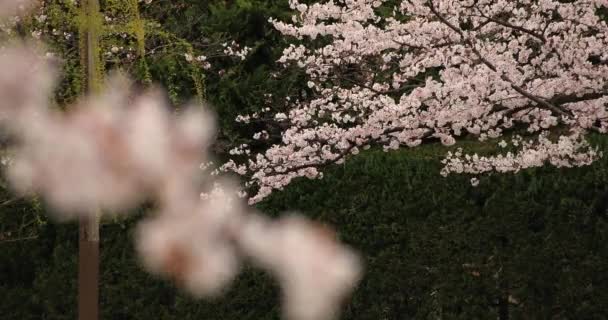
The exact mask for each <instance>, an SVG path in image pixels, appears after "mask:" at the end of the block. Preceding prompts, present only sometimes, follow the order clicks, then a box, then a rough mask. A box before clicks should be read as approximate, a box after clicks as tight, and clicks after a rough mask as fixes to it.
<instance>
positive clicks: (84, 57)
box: [78, 0, 102, 320]
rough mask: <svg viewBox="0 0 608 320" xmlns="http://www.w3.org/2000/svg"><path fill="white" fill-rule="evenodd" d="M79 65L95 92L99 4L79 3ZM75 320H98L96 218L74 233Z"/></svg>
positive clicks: (98, 77)
mask: <svg viewBox="0 0 608 320" xmlns="http://www.w3.org/2000/svg"><path fill="white" fill-rule="evenodd" d="M81 6H82V7H81V9H82V11H81V13H82V14H81V19H83V21H81V24H82V26H81V34H80V37H81V42H80V43H81V48H80V49H81V50H80V52H81V61H82V63H83V66H84V67H85V68H84V69H85V70H84V72H85V74H86V90H87V93H88V94H93V93H95V92H97V91H98V90H99V87H100V82H101V81H100V80H101V78H102V76H101V66H100V59H99V32H100V27H101V26H100V25H99V23H100V21H101V19H99V17H100V13H99V11H100V7H99V0H83V1H82V2H81ZM78 233H79V234H78V319H79V320H97V319H99V214H95V215H93V216H90V217H82V218H80V225H79V229H78Z"/></svg>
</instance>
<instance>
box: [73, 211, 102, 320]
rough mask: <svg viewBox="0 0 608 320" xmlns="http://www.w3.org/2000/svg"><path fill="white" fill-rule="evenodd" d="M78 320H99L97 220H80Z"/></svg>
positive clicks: (90, 218)
mask: <svg viewBox="0 0 608 320" xmlns="http://www.w3.org/2000/svg"><path fill="white" fill-rule="evenodd" d="M78 238H79V239H78V319H79V320H96V319H99V220H98V219H97V217H89V218H84V217H83V218H81V219H80V227H79V237H78Z"/></svg>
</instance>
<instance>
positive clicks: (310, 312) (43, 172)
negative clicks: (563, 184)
mask: <svg viewBox="0 0 608 320" xmlns="http://www.w3.org/2000/svg"><path fill="white" fill-rule="evenodd" d="M6 5H7V2H2V3H1V4H0V10H1V9H4V8H5V7H6ZM0 69H1V70H2V71H3V72H2V73H0V95H1V97H2V99H0V121H1V123H2V125H3V126H4V127H5V128H6V129H7V130H8V132H9V134H10V135H11V137H12V138H14V141H15V146H14V149H13V151H12V154H13V159H12V160H11V161H10V164H8V165H7V171H8V172H7V174H8V176H9V179H10V181H11V182H12V184H13V186H14V187H15V189H16V191H17V192H19V193H22V194H28V193H31V192H35V193H38V194H40V195H42V196H43V197H44V198H45V199H46V201H47V202H48V203H49V204H50V205H51V206H52V207H53V208H54V209H55V210H56V212H57V217H58V218H61V219H70V218H77V217H78V216H79V215H93V214H98V213H99V212H103V213H107V212H112V213H115V212H117V211H122V212H124V211H125V210H126V209H129V208H133V207H135V206H137V205H138V204H140V203H141V202H142V201H144V200H154V203H155V204H156V213H155V214H154V215H152V216H151V217H148V218H146V219H145V220H144V221H143V222H142V223H141V224H140V225H139V226H138V229H137V234H136V239H135V240H136V248H137V251H138V253H139V254H140V255H141V257H142V263H143V265H144V266H145V267H146V268H147V269H148V270H149V271H150V272H152V273H154V274H157V275H161V276H164V277H167V278H170V279H173V280H175V281H176V282H177V283H178V284H179V285H180V286H182V287H183V288H185V289H186V290H188V291H189V292H190V293H192V294H193V295H195V296H197V297H214V296H217V295H218V294H220V293H221V292H222V290H223V289H225V288H226V286H228V285H229V284H230V282H231V281H232V280H233V279H234V277H235V276H236V275H237V273H238V271H239V266H240V265H241V263H242V261H244V260H246V259H251V261H252V262H253V263H255V264H257V265H259V266H260V267H262V268H265V269H266V270H268V271H270V272H271V273H273V274H274V275H275V276H276V277H277V278H278V280H279V282H280V284H281V287H282V288H283V291H284V294H283V296H284V303H285V312H284V314H285V316H286V318H288V319H293V320H325V319H331V318H333V317H335V316H337V314H338V310H339V306H340V304H341V303H342V302H343V300H344V298H345V297H346V296H347V295H348V294H349V293H350V291H351V290H352V289H353V288H354V286H355V285H356V282H357V281H358V279H359V277H360V272H361V266H360V262H359V259H358V258H357V256H356V255H355V254H354V253H353V252H352V251H351V250H350V249H349V248H347V247H345V246H342V245H340V244H339V243H338V242H337V241H336V240H335V239H334V238H333V237H332V236H331V232H329V231H328V229H327V228H325V227H320V226H318V225H315V224H314V223H312V222H309V221H307V220H305V219H304V218H302V217H298V216H288V217H286V218H282V219H280V220H278V221H269V220H268V219H267V218H265V217H264V216H262V215H260V214H259V213H256V212H253V210H252V209H251V208H249V207H247V206H246V205H245V204H244V203H243V202H242V201H243V200H242V199H240V198H239V197H238V196H237V194H238V188H236V187H233V184H232V183H231V182H229V181H228V182H227V181H219V183H216V184H212V183H211V182H212V181H204V180H203V181H201V180H202V179H197V174H198V173H200V171H199V164H200V163H207V162H210V159H208V154H207V153H206V152H205V151H206V150H207V149H208V147H209V145H210V144H211V143H212V141H213V134H214V121H213V118H212V117H211V115H209V114H208V112H206V111H204V108H203V107H201V106H198V107H191V108H189V109H188V110H186V111H185V112H183V113H181V114H179V115H174V114H172V113H171V112H170V111H169V110H170V107H169V106H168V105H167V104H166V101H165V99H164V98H163V95H162V93H161V92H160V91H159V90H157V89H152V90H149V91H148V92H145V93H143V94H140V95H136V94H134V93H133V92H131V90H130V89H129V88H130V85H129V83H128V81H127V80H126V79H124V78H121V77H114V78H113V79H112V80H111V81H109V83H108V84H107V86H106V90H105V92H104V93H103V94H101V95H98V96H93V97H89V98H87V99H83V101H81V102H80V103H79V104H78V105H75V106H71V107H69V108H67V110H68V111H67V112H62V111H59V110H53V109H50V108H49V106H48V101H49V97H50V96H51V94H52V87H53V79H54V74H53V72H52V68H50V67H49V66H48V65H47V61H46V60H45V59H44V58H43V57H42V56H41V55H39V54H37V53H36V51H35V50H34V49H33V48H29V47H28V46H27V45H22V46H21V47H12V48H4V49H2V51H0ZM24 84H25V85H24ZM205 180H209V179H205ZM205 184H206V185H213V186H214V187H213V189H212V190H211V191H210V192H208V193H204V194H202V195H201V194H200V190H199V188H200V186H201V185H205Z"/></svg>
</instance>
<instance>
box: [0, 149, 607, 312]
mask: <svg viewBox="0 0 608 320" xmlns="http://www.w3.org/2000/svg"><path fill="white" fill-rule="evenodd" d="M441 155H443V151H442V150H441V149H439V150H438V149H437V148H435V147H434V146H429V147H426V148H423V149H421V150H419V151H416V152H410V151H405V152H394V153H383V152H381V151H370V152H369V153H367V154H366V155H362V156H359V157H356V158H354V159H352V160H351V161H350V162H347V163H346V164H345V165H342V166H336V167H333V168H330V170H328V173H327V175H326V176H325V178H324V179H323V180H319V181H299V182H298V183H295V184H293V185H291V186H290V187H289V188H287V189H286V190H284V191H282V192H280V193H277V194H275V195H273V196H272V197H270V198H269V199H268V200H267V201H265V202H263V203H262V204H260V208H261V209H263V210H264V211H265V212H268V213H269V214H271V215H275V214H276V213H277V212H280V211H283V210H299V211H302V212H304V213H307V214H308V215H309V216H311V217H312V218H314V219H317V220H318V221H320V222H323V223H328V224H331V225H333V226H335V227H336V228H337V230H338V236H339V238H340V240H343V241H345V242H346V243H349V244H350V245H352V246H354V247H355V248H356V249H358V250H360V251H361V252H362V253H363V256H364V257H365V261H366V274H365V278H364V280H363V282H362V283H361V284H360V286H359V288H358V289H357V291H356V292H355V294H354V296H353V297H352V299H351V300H350V302H349V303H348V305H347V306H346V308H345V311H344V312H345V314H344V316H343V319H358V320H359V319H408V318H414V317H415V318H416V319H434V318H437V317H439V316H440V315H442V316H443V317H444V318H445V319H455V318H458V319H476V318H477V319H488V318H494V317H496V315H497V314H498V313H499V312H501V310H503V311H502V312H505V311H504V310H505V309H501V308H504V306H507V305H508V306H509V307H508V310H509V312H510V314H511V317H512V318H515V319H519V318H525V317H527V318H530V319H541V318H542V319H545V318H556V319H567V318H578V319H581V318H585V319H599V318H601V317H602V315H603V314H605V311H604V304H605V303H604V302H605V301H607V299H608V294H607V293H606V292H608V279H607V276H606V274H608V273H607V272H608V264H607V263H606V261H607V260H608V248H607V247H606V245H605V243H606V241H607V240H608V239H607V237H608V220H607V219H608V216H607V214H608V212H607V210H606V209H607V205H608V203H607V200H606V199H608V197H607V195H608V188H607V187H606V179H607V177H608V161H606V160H602V161H601V162H598V163H597V164H595V165H593V166H592V167H590V168H582V169H572V170H557V169H548V168H546V169H540V170H534V171H526V172H522V173H520V174H517V175H505V176H494V177H492V178H491V179H488V180H484V181H482V183H481V185H480V187H477V188H474V187H471V186H470V183H469V182H468V179H467V178H466V177H452V178H450V179H445V178H441V177H440V176H439V174H438V167H439V166H440V163H439V161H438V159H439V158H440V156H441ZM5 210H6V209H5ZM3 214H8V213H6V212H4V213H3ZM132 225H133V224H132V221H131V222H123V223H108V224H105V225H104V226H103V228H102V234H103V237H102V243H101V247H102V260H103V261H102V284H101V308H102V315H103V318H104V319H149V318H161V319H165V318H166V319H206V318H214V319H277V318H278V317H279V313H278V300H277V297H278V291H277V290H276V287H275V284H274V282H273V281H272V280H271V279H270V278H269V277H267V276H266V275H264V274H261V273H258V272H254V271H251V272H247V273H245V274H244V275H243V276H241V277H240V278H239V281H238V282H237V283H236V284H235V285H234V286H233V288H232V289H231V291H230V292H229V293H227V294H226V296H225V298H223V299H222V300H220V301H217V302H201V301H195V300H192V299H190V298H188V297H187V296H186V295H183V294H182V293H179V292H178V291H177V290H176V289H175V288H174V287H173V286H172V285H170V284H168V283H166V282H162V281H159V280H155V279H153V278H151V277H150V276H148V275H147V274H145V273H144V272H143V271H142V270H141V269H140V268H139V266H138V263H137V261H136V258H135V256H134V254H133V249H132V247H131V235H132V229H131V226H132ZM76 230H77V229H76V227H75V226H71V225H55V224H48V225H46V226H44V227H42V228H41V233H40V236H39V238H38V239H37V240H36V241H25V242H15V243H4V244H3V245H2V246H3V248H2V251H1V252H2V253H1V255H2V257H1V258H0V261H2V272H1V277H2V278H1V280H0V283H1V284H2V286H3V288H2V292H3V293H4V296H5V297H6V298H5V299H4V301H3V303H2V304H0V305H1V306H2V307H1V308H2V309H0V312H2V314H3V315H5V316H4V318H5V319H39V318H47V319H72V318H74V315H75V314H74V312H75V301H76V300H75V276H74V275H75V272H76V251H77V250H76V248H77V236H76V235H77V231H76ZM26 262H27V263H26ZM6 316H8V317H6Z"/></svg>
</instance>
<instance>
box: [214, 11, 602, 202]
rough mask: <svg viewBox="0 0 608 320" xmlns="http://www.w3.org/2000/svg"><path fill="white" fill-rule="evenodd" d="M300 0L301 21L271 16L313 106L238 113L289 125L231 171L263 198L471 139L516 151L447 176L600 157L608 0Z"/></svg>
mask: <svg viewBox="0 0 608 320" xmlns="http://www.w3.org/2000/svg"><path fill="white" fill-rule="evenodd" d="M290 5H291V8H292V9H294V11H295V14H294V15H293V17H292V21H291V22H286V21H278V20H275V19H270V22H271V23H272V24H273V25H274V26H275V28H276V29H277V30H278V31H279V32H280V33H282V34H283V35H284V36H285V37H289V38H291V39H293V44H291V45H290V46H289V47H287V48H285V50H284V51H283V55H282V57H281V58H280V59H279V62H280V63H281V64H283V65H284V66H285V67H286V68H300V69H302V70H303V71H305V73H306V75H307V76H308V78H309V80H308V82H307V87H308V88H309V90H308V91H307V92H308V98H301V99H291V100H290V101H288V102H287V108H286V109H285V110H282V109H278V108H273V109H268V110H267V111H265V112H261V113H255V114H247V115H241V116H239V118H237V121H241V122H250V121H257V120H259V119H266V120H268V119H271V120H272V121H273V123H274V124H276V125H272V126H268V129H264V130H262V131H259V132H257V133H256V134H255V135H254V136H253V138H254V139H269V141H270V143H269V145H270V146H269V147H268V148H266V149H264V150H262V151H259V150H255V149H251V148H250V146H249V145H241V146H238V147H236V148H234V149H233V150H232V151H231V153H232V154H233V160H230V161H229V162H227V163H226V164H224V165H223V167H222V169H223V170H227V171H233V172H236V173H238V174H240V175H243V176H246V177H247V178H248V181H249V182H248V186H249V187H252V189H253V190H254V192H253V193H252V194H251V197H250V198H249V201H250V202H251V203H255V202H258V201H260V200H261V199H263V198H264V197H266V196H268V195H269V194H270V193H271V192H272V191H273V190H276V189H281V188H283V187H285V186H286V185H287V184H289V183H290V182H291V181H292V180H293V179H294V178H297V177H308V178H321V177H322V172H321V168H322V167H324V166H326V165H329V164H333V163H341V162H343V161H344V160H345V159H346V158H347V157H348V156H350V155H355V154H357V153H359V152H360V150H361V149H365V148H368V147H370V146H371V145H380V146H382V147H383V148H384V149H385V150H390V149H398V148H401V147H416V146H419V145H420V144H422V143H425V142H432V141H439V142H441V143H442V144H443V145H446V146H451V145H453V144H455V143H456V140H457V139H459V138H460V139H467V138H471V137H472V138H475V139H478V140H480V141H484V140H489V139H497V140H496V141H497V142H498V144H499V146H500V147H503V148H506V147H508V149H506V150H505V152H503V154H497V155H493V156H480V155H476V154H474V155H469V154H465V152H463V151H462V150H457V151H455V152H451V153H448V155H447V157H446V159H445V160H444V164H445V167H444V169H443V170H442V172H441V173H442V174H443V175H448V174H450V173H468V174H473V175H477V174H482V173H486V172H496V171H498V172H517V171H518V170H521V169H524V168H528V167H535V166H542V165H546V164H551V165H554V166H558V167H572V166H582V165H587V164H590V163H592V162H593V161H594V160H595V159H597V158H598V157H600V156H601V153H600V152H599V151H598V150H597V149H595V148H594V147H593V146H592V145H590V144H589V143H588V141H587V139H586V138H587V137H588V135H589V134H590V133H593V132H595V133H601V134H604V133H606V131H607V129H608V110H607V103H608V82H607V80H608V51H606V48H608V46H607V45H608V26H607V25H606V21H605V19H604V18H605V16H606V12H607V6H608V1H605V0H581V1H558V0H521V1H507V0H463V1H460V0H458V1H456V0H402V1H382V0H337V1H334V0H330V1H321V2H316V3H311V4H304V3H300V2H298V1H297V0H292V1H290ZM501 137H502V138H501ZM273 139H274V140H273ZM507 151H508V152H507ZM472 183H473V184H477V183H478V180H477V178H473V180H472Z"/></svg>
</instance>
